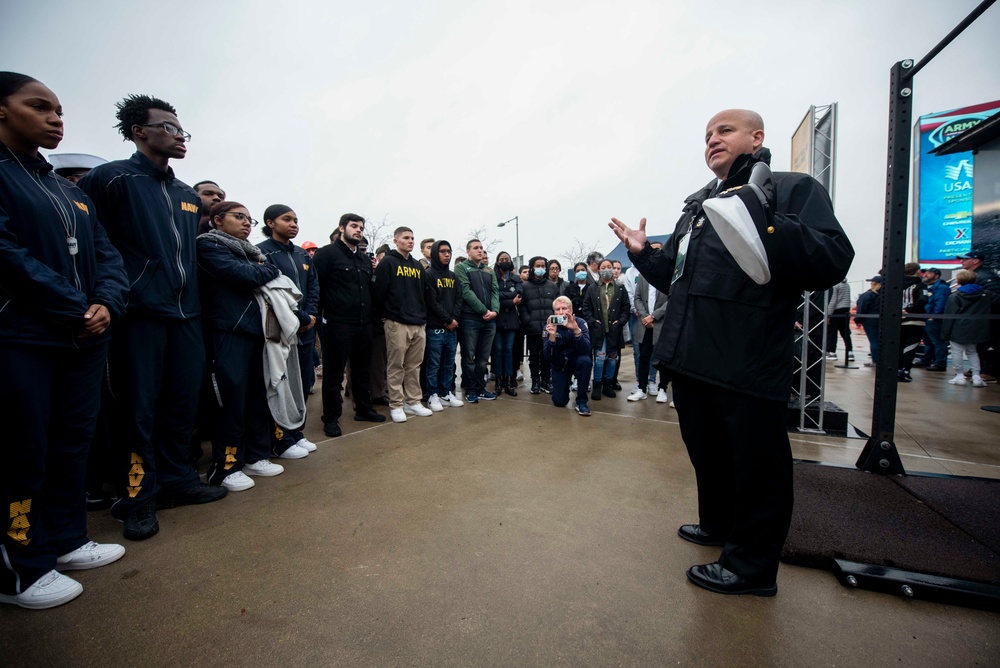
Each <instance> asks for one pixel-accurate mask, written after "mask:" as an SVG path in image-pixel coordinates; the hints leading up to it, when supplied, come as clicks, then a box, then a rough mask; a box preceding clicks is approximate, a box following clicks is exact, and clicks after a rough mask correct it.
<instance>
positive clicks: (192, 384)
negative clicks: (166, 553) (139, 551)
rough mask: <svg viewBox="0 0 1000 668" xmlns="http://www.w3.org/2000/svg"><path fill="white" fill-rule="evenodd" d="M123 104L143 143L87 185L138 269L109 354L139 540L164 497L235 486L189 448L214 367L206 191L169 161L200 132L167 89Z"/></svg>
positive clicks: (125, 513) (131, 516) (204, 497)
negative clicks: (207, 293) (206, 328)
mask: <svg viewBox="0 0 1000 668" xmlns="http://www.w3.org/2000/svg"><path fill="white" fill-rule="evenodd" d="M117 106H118V113H117V117H118V130H119V132H121V134H122V136H123V137H124V138H125V139H127V140H129V141H132V142H133V143H134V144H135V146H136V149H137V150H136V152H135V153H134V154H133V155H132V157H131V158H129V159H128V160H115V161H113V162H109V163H106V164H104V165H100V166H98V167H95V168H94V169H92V170H91V171H90V173H89V174H87V176H85V177H84V178H83V179H82V180H81V181H80V188H82V189H83V190H84V191H85V192H86V193H87V194H88V195H90V197H91V199H93V200H94V204H95V206H96V207H97V214H98V217H99V218H100V220H101V222H102V223H103V225H104V227H105V229H106V230H107V232H108V237H109V238H110V239H111V243H112V244H114V246H115V248H117V249H118V252H119V253H121V255H122V258H123V259H124V261H125V269H126V271H127V273H128V279H129V286H130V290H129V297H128V301H127V305H126V314H125V318H124V319H123V320H122V321H121V322H120V323H118V324H116V326H115V333H114V339H113V340H112V342H111V351H110V355H109V358H108V368H109V377H110V380H111V391H112V393H113V394H114V396H115V398H116V401H117V409H118V411H119V413H118V416H119V417H118V419H117V420H115V425H116V429H117V430H118V431H117V433H116V434H115V437H114V440H115V442H116V447H117V448H118V450H119V451H120V452H119V454H120V456H121V463H122V470H121V473H122V481H123V484H122V485H121V487H122V488H123V490H124V493H123V494H122V497H121V499H120V500H119V501H118V502H117V503H116V504H115V505H114V507H113V508H112V509H111V514H112V515H113V516H114V517H115V518H116V519H119V520H121V521H122V522H124V525H125V526H124V535H125V537H126V538H128V539H130V540H141V539H144V538H149V537H151V536H153V535H155V534H156V532H157V531H159V528H160V525H159V522H158V521H157V519H156V510H157V509H158V508H173V507H175V506H180V505H188V504H197V503H208V502H210V501H217V500H218V499H221V498H222V497H224V496H225V495H226V493H227V491H228V490H226V488H225V487H215V486H212V485H206V484H204V483H202V482H201V481H200V480H199V478H198V472H197V471H196V470H195V469H194V466H192V464H191V461H190V459H189V456H188V455H189V452H190V441H191V434H192V432H193V431H194V421H195V414H196V413H197V410H198V398H199V390H200V386H201V382H202V379H203V378H204V374H205V347H204V340H203V338H202V330H201V318H200V316H201V303H200V300H199V297H198V274H197V271H196V259H195V235H196V234H197V230H198V221H199V211H200V210H201V200H200V198H199V197H198V195H197V194H196V193H195V192H194V190H192V189H191V188H190V186H188V185H187V184H185V183H183V182H181V181H180V180H178V179H176V178H175V177H174V172H173V170H172V169H171V168H170V167H169V166H168V163H169V161H170V159H171V158H175V159H181V158H183V157H184V156H185V155H186V154H187V145H186V142H187V140H188V139H190V137H191V136H190V135H189V134H187V133H186V132H184V130H183V129H182V128H181V124H180V121H179V120H177V113H176V110H175V109H174V108H173V107H172V106H171V105H170V104H168V103H167V102H164V101H163V100H160V99H157V98H154V97H149V96H147V95H132V96H130V97H127V98H125V99H124V100H123V101H121V102H119V103H118V105H117Z"/></svg>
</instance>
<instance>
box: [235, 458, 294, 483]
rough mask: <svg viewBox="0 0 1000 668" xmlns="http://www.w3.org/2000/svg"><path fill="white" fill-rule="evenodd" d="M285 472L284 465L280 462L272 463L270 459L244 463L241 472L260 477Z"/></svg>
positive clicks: (268, 476)
mask: <svg viewBox="0 0 1000 668" xmlns="http://www.w3.org/2000/svg"><path fill="white" fill-rule="evenodd" d="M284 472H285V467H284V466H282V465H281V464H274V463H272V462H271V460H270V459H262V460H260V461H259V462H254V463H253V464H244V465H243V473H245V474H247V475H259V476H260V477H262V478H270V477H271V476H275V475H281V474H282V473H284Z"/></svg>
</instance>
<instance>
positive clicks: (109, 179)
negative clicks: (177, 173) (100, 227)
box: [80, 151, 201, 318]
mask: <svg viewBox="0 0 1000 668" xmlns="http://www.w3.org/2000/svg"><path fill="white" fill-rule="evenodd" d="M80 187H81V188H82V189H83V190H84V192H86V193H87V194H88V195H90V198H91V199H92V200H93V201H94V204H96V205H97V215H98V217H99V218H100V219H101V222H102V223H103V224H104V228H105V229H106V230H107V231H108V236H109V237H110V238H111V243H113V244H114V245H115V248H117V249H118V252H120V253H121V254H122V258H123V260H124V261H125V270H126V272H127V273H128V281H129V286H130V289H129V296H128V302H127V305H126V307H127V310H128V312H129V313H135V314H139V315H144V316H152V317H158V318H190V317H193V316H197V315H199V314H200V313H201V304H200V302H199V299H198V274H197V272H196V264H197V258H196V251H195V237H196V236H197V233H198V221H199V220H200V213H199V211H200V209H201V199H200V198H199V197H198V195H197V194H196V193H195V191H194V190H192V189H191V187H190V186H188V185H187V184H185V183H183V182H182V181H179V180H178V179H176V178H174V172H173V170H172V169H170V168H169V167H168V168H167V170H166V171H164V170H162V169H160V168H159V167H157V166H156V165H155V164H153V162H152V161H151V160H150V159H149V158H147V157H146V156H145V155H143V154H142V153H140V152H139V151H136V152H135V153H133V154H132V157H131V158H129V159H128V160H115V161H114V162H109V163H107V164H104V165H100V166H99V167H95V168H94V169H92V170H91V171H90V173H89V174H87V175H86V176H85V177H83V179H81V181H80Z"/></svg>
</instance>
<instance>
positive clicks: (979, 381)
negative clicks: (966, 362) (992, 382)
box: [972, 376, 986, 387]
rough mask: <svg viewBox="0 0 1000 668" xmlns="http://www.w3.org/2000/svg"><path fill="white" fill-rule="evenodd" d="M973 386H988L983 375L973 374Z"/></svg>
mask: <svg viewBox="0 0 1000 668" xmlns="http://www.w3.org/2000/svg"><path fill="white" fill-rule="evenodd" d="M972 387H986V381H985V380H983V377H982V376H973V377H972Z"/></svg>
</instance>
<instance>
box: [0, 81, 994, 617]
mask: <svg viewBox="0 0 1000 668" xmlns="http://www.w3.org/2000/svg"><path fill="white" fill-rule="evenodd" d="M116 115H117V119H118V125H117V128H118V131H119V132H120V133H121V135H122V137H123V138H124V139H125V140H128V141H131V142H133V143H134V144H135V147H136V151H135V153H134V154H133V155H132V156H131V157H130V158H128V159H126V160H115V161H112V162H108V163H104V164H98V165H96V166H94V167H92V168H88V169H87V170H81V171H85V173H75V174H72V175H70V176H72V177H73V180H72V181H71V180H69V179H66V178H63V177H61V176H59V175H57V174H56V173H54V169H53V165H52V164H50V163H49V162H47V161H46V160H45V159H44V158H43V157H42V156H41V154H40V153H39V150H40V149H46V150H51V149H54V148H55V147H56V146H58V144H59V142H60V141H61V139H62V135H63V124H62V120H61V116H62V108H61V106H60V103H59V100H58V98H57V96H56V95H55V93H53V92H52V91H51V90H49V89H48V88H47V87H46V86H44V84H42V83H40V82H38V81H36V80H35V79H33V78H31V77H28V76H25V75H21V74H16V73H10V72H0V253H2V255H3V262H2V265H0V266H2V274H0V288H2V296H3V298H4V299H5V302H4V304H3V305H2V306H0V313H2V318H0V339H2V340H3V343H4V345H3V346H2V347H0V356H2V359H3V360H4V363H5V364H6V365H7V366H6V368H8V369H10V370H11V371H12V373H11V374H10V382H9V383H8V384H7V385H5V387H4V388H3V389H2V390H0V402H2V405H3V406H4V409H5V410H6V411H8V412H9V414H10V415H14V416H17V418H16V419H11V420H9V421H8V423H9V424H10V425H11V427H10V429H11V430H12V433H11V435H10V438H11V440H12V442H15V443H18V444H19V447H18V448H15V449H11V451H10V462H9V465H8V466H7V467H5V469H4V472H3V473H2V474H0V476H2V493H3V495H4V499H3V502H4V504H5V505H7V506H8V507H9V509H10V522H9V524H8V528H7V531H6V532H4V534H3V536H2V544H0V550H2V554H3V557H4V567H3V568H0V602H6V603H12V604H16V605H20V606H22V607H27V608H39V609H40V608H50V607H54V606H56V605H60V604H62V603H65V602H67V601H69V600H72V599H73V598H75V597H76V596H78V595H79V594H80V593H81V592H82V586H81V585H80V584H79V583H78V582H76V581H75V580H73V579H72V578H70V577H68V576H66V575H64V574H63V573H62V572H63V571H69V570H74V569H87V568H96V567H100V566H103V565H105V564H108V563H112V562H114V561H116V560H117V559H120V558H121V557H122V556H123V554H124V552H125V549H124V547H123V546H121V545H116V544H98V543H96V542H94V541H91V540H89V539H88V536H87V526H86V509H87V507H88V503H90V504H91V506H92V507H95V508H99V507H102V505H103V504H108V503H110V501H111V499H109V498H108V497H109V496H111V493H110V492H109V491H108V490H109V489H113V490H114V492H115V494H116V495H117V500H115V501H114V503H113V505H111V506H110V507H111V515H112V516H113V517H115V518H116V519H118V520H120V521H121V522H122V523H123V536H124V537H125V538H126V539H130V540H143V539H147V538H151V537H152V536H154V535H156V533H157V532H158V530H159V522H158V519H157V511H158V510H161V509H164V508H173V507H176V506H181V505H192V504H204V503H211V502H214V501H218V500H220V499H222V498H223V497H225V496H226V495H227V494H228V493H229V492H239V491H244V490H248V489H250V488H252V487H253V486H254V485H255V482H254V478H261V477H263V478H266V477H270V476H275V475H279V474H281V473H282V472H283V470H284V468H283V466H282V465H281V464H279V463H278V462H277V461H272V460H294V459H301V458H303V457H307V456H308V455H309V454H310V452H313V451H315V450H316V449H317V446H316V444H314V443H312V442H310V441H309V440H308V438H306V437H305V435H304V433H303V425H304V424H305V421H306V418H307V415H306V397H307V396H308V395H309V394H310V393H311V391H312V387H313V384H314V381H315V373H316V370H317V369H318V368H321V369H322V373H323V384H322V396H321V400H322V402H321V403H322V415H321V421H322V424H323V431H324V433H325V434H326V435H327V436H329V437H331V438H337V437H339V436H341V435H342V434H343V430H342V428H341V424H340V420H341V418H342V417H343V413H344V404H345V402H346V401H347V400H348V399H349V400H350V402H351V403H350V405H351V407H352V408H353V417H354V420H355V421H361V422H374V423H382V422H385V421H386V420H387V417H388V419H391V421H392V422H395V423H405V422H407V421H408V420H410V419H413V418H416V417H430V416H433V415H434V414H435V413H439V412H442V411H444V410H445V409H446V408H447V409H452V408H459V407H462V406H464V405H466V404H476V403H479V402H480V401H494V400H496V399H497V398H499V397H500V396H502V395H503V394H507V395H509V396H516V395H517V392H518V388H519V380H520V378H521V376H522V371H521V360H522V358H524V357H525V356H526V357H527V367H528V373H527V378H525V380H527V381H528V392H529V393H531V394H536V395H537V394H541V393H547V394H549V395H551V400H552V402H553V404H555V405H556V406H560V407H565V406H567V405H569V402H570V400H571V398H573V397H572V395H573V393H574V392H575V408H576V412H577V413H578V414H579V415H581V416H584V417H586V416H589V415H590V414H591V410H590V406H589V404H590V402H593V401H599V400H602V399H603V398H610V399H614V398H617V397H618V394H617V393H618V392H619V391H621V389H622V386H621V384H620V383H619V382H618V373H619V371H620V368H621V364H622V360H621V353H622V351H623V349H624V347H625V345H626V343H627V341H629V340H630V341H631V342H632V351H633V364H634V366H635V376H636V379H637V386H636V387H635V388H634V389H632V390H631V392H630V393H629V394H628V396H627V400H628V401H642V400H645V399H647V398H648V397H649V396H650V395H651V394H652V395H655V396H656V401H657V402H658V403H668V402H669V404H670V406H671V407H673V406H674V401H670V399H671V395H672V396H673V399H674V400H675V401H676V408H677V412H678V417H679V420H680V426H681V434H682V437H683V439H684V442H685V444H686V446H687V448H688V452H689V454H690V457H691V461H692V464H693V466H694V468H695V473H696V477H697V481H698V490H699V492H698V505H699V515H700V518H699V519H700V521H699V523H697V524H685V525H683V526H681V527H680V529H679V530H678V533H679V535H680V537H681V538H683V539H685V540H688V541H691V542H695V543H699V544H702V545H717V546H720V547H722V548H723V549H722V554H721V555H720V558H719V559H718V560H717V561H716V562H713V563H711V564H705V565H699V566H693V567H692V568H691V569H689V571H688V573H687V575H688V578H689V579H690V580H691V581H692V582H693V583H695V584H696V585H698V586H700V587H703V588H705V589H708V590H711V591H715V592H719V593H725V594H747V593H749V594H756V595H762V596H770V595H773V594H774V593H775V592H776V591H777V587H776V584H775V577H776V573H777V567H778V566H777V564H778V555H779V554H780V549H781V545H782V544H783V542H784V539H785V535H786V534H787V531H788V525H789V522H790V517H791V504H792V494H791V484H792V483H791V458H790V446H789V442H788V437H787V434H786V433H785V426H784V410H785V405H786V402H787V399H788V389H789V386H788V380H789V370H790V366H791V359H792V341H793V337H792V332H793V329H794V327H793V325H794V323H795V310H796V306H797V304H798V302H799V300H800V298H801V295H802V292H803V291H804V290H816V291H823V290H827V289H830V288H833V287H834V286H838V285H842V286H846V283H843V278H844V276H845V274H846V272H847V269H848V268H849V266H850V263H851V260H852V258H853V254H854V252H853V248H852V247H851V245H850V242H849V241H848V240H847V238H846V235H845V234H844V232H843V230H842V229H841V228H840V225H839V223H838V222H837V220H836V218H835V216H834V215H833V212H832V208H831V205H830V202H829V198H828V197H827V196H826V193H825V191H823V190H822V187H821V186H819V185H818V184H817V182H815V181H814V180H812V179H811V178H810V177H807V176H804V175H799V174H789V173H775V174H772V173H771V172H770V169H769V167H768V166H767V163H768V161H769V158H770V154H769V152H768V150H767V149H766V148H765V147H763V145H762V143H763V137H764V133H763V121H762V119H761V118H760V117H759V115H757V114H755V113H754V112H749V111H744V110H729V111H726V112H721V113H720V114H718V115H716V117H714V118H713V119H712V120H711V121H710V122H709V126H708V129H707V132H706V153H705V159H706V163H707V164H708V166H709V168H710V170H711V171H712V172H713V173H714V174H715V177H716V178H714V179H713V180H712V181H711V182H710V183H709V184H708V185H707V186H705V187H704V188H703V189H701V190H699V191H698V192H696V193H695V194H693V195H692V196H690V197H689V198H688V199H687V200H686V201H685V206H684V209H683V215H682V217H681V219H680V221H679V222H678V224H677V227H676V229H675V230H674V233H673V234H672V235H671V237H670V240H669V241H668V242H667V243H666V244H661V243H657V242H649V241H648V240H647V239H646V235H645V220H644V219H643V220H642V221H640V224H639V226H638V228H637V229H631V228H629V227H628V226H626V225H625V224H624V223H622V222H620V221H618V220H616V219H612V222H611V223H610V227H611V228H612V230H613V231H614V232H615V234H616V235H617V236H618V238H619V239H620V240H621V241H622V242H623V244H624V246H625V248H626V249H627V251H628V254H629V258H630V259H631V261H632V267H630V268H629V270H628V271H626V272H624V273H623V272H622V264H621V263H620V262H615V261H612V260H609V259H607V258H604V257H603V256H601V254H599V253H596V252H594V253H591V254H590V255H589V256H588V257H586V258H585V259H584V260H581V261H580V262H579V263H577V264H576V265H575V266H574V267H573V271H572V273H571V274H569V275H568V276H567V277H566V278H563V276H562V266H561V264H560V263H559V262H558V261H557V260H551V259H548V258H545V257H543V256H535V257H532V258H531V259H530V260H529V261H528V263H527V264H526V265H523V266H520V267H517V266H515V264H514V258H512V257H511V256H510V254H509V253H507V252H500V253H498V254H497V255H496V257H495V260H494V262H493V263H492V264H490V262H489V259H488V257H487V253H486V250H485V249H484V247H483V244H482V242H481V241H480V240H478V239H469V240H465V241H463V242H461V243H462V244H463V245H460V246H459V249H458V251H457V252H461V253H464V255H462V256H460V257H456V254H457V252H456V249H455V248H454V247H453V245H452V244H451V243H450V242H448V241H446V240H442V239H433V238H427V239H423V240H422V241H421V242H420V245H419V251H418V252H415V250H416V248H417V244H416V237H415V236H414V232H413V230H412V229H410V228H408V227H405V226H401V227H398V228H396V229H395V230H394V231H393V235H392V244H391V246H390V245H389V244H386V245H384V246H383V247H380V248H378V249H376V251H375V252H374V253H370V252H369V242H368V240H367V239H366V237H365V227H366V221H365V219H364V218H363V217H362V216H359V215H357V214H353V213H345V214H344V215H342V216H341V217H340V220H339V221H338V225H337V228H336V230H334V231H333V233H332V234H331V236H330V243H329V244H326V245H323V246H322V247H319V246H317V245H316V244H314V243H312V242H307V243H304V244H302V246H298V245H296V244H295V242H294V239H295V238H296V237H297V236H298V232H299V228H298V217H297V214H296V212H295V210H294V208H293V207H290V206H287V205H284V204H274V205H271V206H269V207H267V209H266V210H265V211H264V212H263V215H262V219H263V226H262V227H261V230H262V231H263V233H264V235H265V237H266V239H265V241H263V242H261V243H259V244H256V245H255V244H252V243H250V242H249V237H250V234H251V231H252V230H253V229H254V228H255V227H256V226H258V225H260V223H259V222H258V221H257V220H256V219H255V218H254V217H253V215H252V213H251V212H250V210H249V209H248V208H247V207H246V206H244V205H243V204H241V203H240V202H238V201H235V200H233V199H228V198H227V195H226V193H225V191H224V190H223V188H222V187H220V186H219V184H218V183H216V182H215V181H211V180H204V181H200V182H198V183H196V184H195V185H194V187H189V186H188V185H186V184H185V183H183V182H182V181H180V180H178V179H177V178H176V177H175V176H174V172H173V170H172V168H171V167H170V164H169V163H170V161H171V160H174V159H180V158H183V157H184V156H185V154H186V151H187V140H188V139H189V138H190V135H189V134H188V133H187V132H185V131H184V129H183V126H182V125H181V122H180V120H179V119H178V116H177V112H176V110H175V109H174V108H173V107H172V106H171V105H170V104H169V103H167V102H165V101H163V100H160V99H158V98H155V97H150V96H146V95H132V96H129V97H127V98H125V99H124V100H122V101H121V102H119V103H118V105H117V114H116ZM706 223H709V224H706ZM970 255H971V254H970ZM974 279H975V275H974V274H972V278H970V277H969V275H963V274H961V273H960V275H959V283H960V284H961V285H962V286H963V287H962V288H960V289H959V290H958V291H957V293H956V294H955V295H952V296H950V297H949V298H948V299H947V304H946V308H947V309H953V310H957V311H956V312H964V311H963V309H966V310H968V309H970V308H973V307H971V306H969V304H970V303H978V302H977V299H976V294H974V293H975V292H976V291H975V290H974V289H972V288H968V289H963V288H965V287H966V286H967V285H969V284H972V283H973V281H974ZM963 281H964V282H963ZM872 283H873V289H874V286H875V284H876V281H875V279H873V281H872ZM834 289H835V290H836V289H837V288H834ZM668 292H669V298H668ZM912 292H914V291H911V293H912ZM849 300H850V296H849V292H848V294H847V303H848V305H849ZM842 301H843V299H842V298H841V296H840V295H838V296H837V298H836V299H835V300H834V301H833V302H832V303H831V307H832V310H831V312H830V315H831V317H832V318H838V319H839V320H837V323H838V327H840V328H843V327H846V324H847V315H846V314H847V313H848V310H849V306H848V307H845V306H843V304H842ZM868 301H872V300H868ZM980 301H981V300H980ZM914 303H915V302H914ZM845 308H847V309H848V310H845ZM975 308H980V307H978V306H976V307H975ZM915 309H916V306H912V307H911V308H910V312H911V313H912V312H914V311H915ZM921 322H923V320H921ZM735 323H739V326H738V327H737V326H734V324H735ZM841 323H842V325H841ZM905 324H906V322H904V325H905ZM112 325H113V328H112ZM905 330H906V327H904V331H905ZM940 336H942V337H946V340H947V338H950V339H951V340H952V341H953V344H954V343H955V342H957V343H959V344H968V343H973V342H969V341H963V338H968V337H967V335H966V334H965V332H964V331H961V328H958V327H955V328H952V327H949V326H948V323H947V322H945V323H944V325H943V326H942V327H941V330H940ZM977 336H978V334H977ZM831 338H833V337H831ZM845 340H846V341H848V342H849V340H850V339H849V337H847V338H846V339H845ZM907 340H909V339H907ZM317 349H320V350H321V351H322V357H321V358H317V356H316V351H317ZM906 349H907V351H909V347H906ZM952 349H953V351H958V350H963V351H965V352H967V353H969V356H970V359H971V358H972V353H971V350H970V348H969V346H968V345H965V346H964V347H959V346H955V345H953V348H952ZM873 354H875V352H874V351H873ZM456 358H458V359H460V369H456ZM931 359H937V358H931ZM911 360H912V358H911ZM973 365H975V362H973ZM902 368H903V367H901V369H902ZM657 376H659V378H658V379H657ZM977 378H979V376H978V375H977V374H975V373H974V374H973V383H974V384H975V383H976V382H977V381H976V379H977ZM345 379H348V383H347V385H346V386H345V383H344V381H345ZM490 382H492V383H493V384H492V387H491V386H490ZM955 382H956V383H957V382H958V381H957V380H956V381H955ZM668 384H670V386H669V388H668ZM668 389H669V391H670V394H668ZM379 404H385V405H387V407H388V409H389V410H388V416H386V415H384V414H383V413H381V412H379V410H377V409H376V405H379ZM55 416H58V419H54V418H55ZM206 440H207V441H211V455H210V465H209V468H208V471H207V474H206V475H205V479H204V480H203V479H202V478H201V477H200V476H199V473H198V470H197V464H198V461H199V457H200V454H201V443H202V442H204V441H206ZM103 507H106V505H104V506H103Z"/></svg>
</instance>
